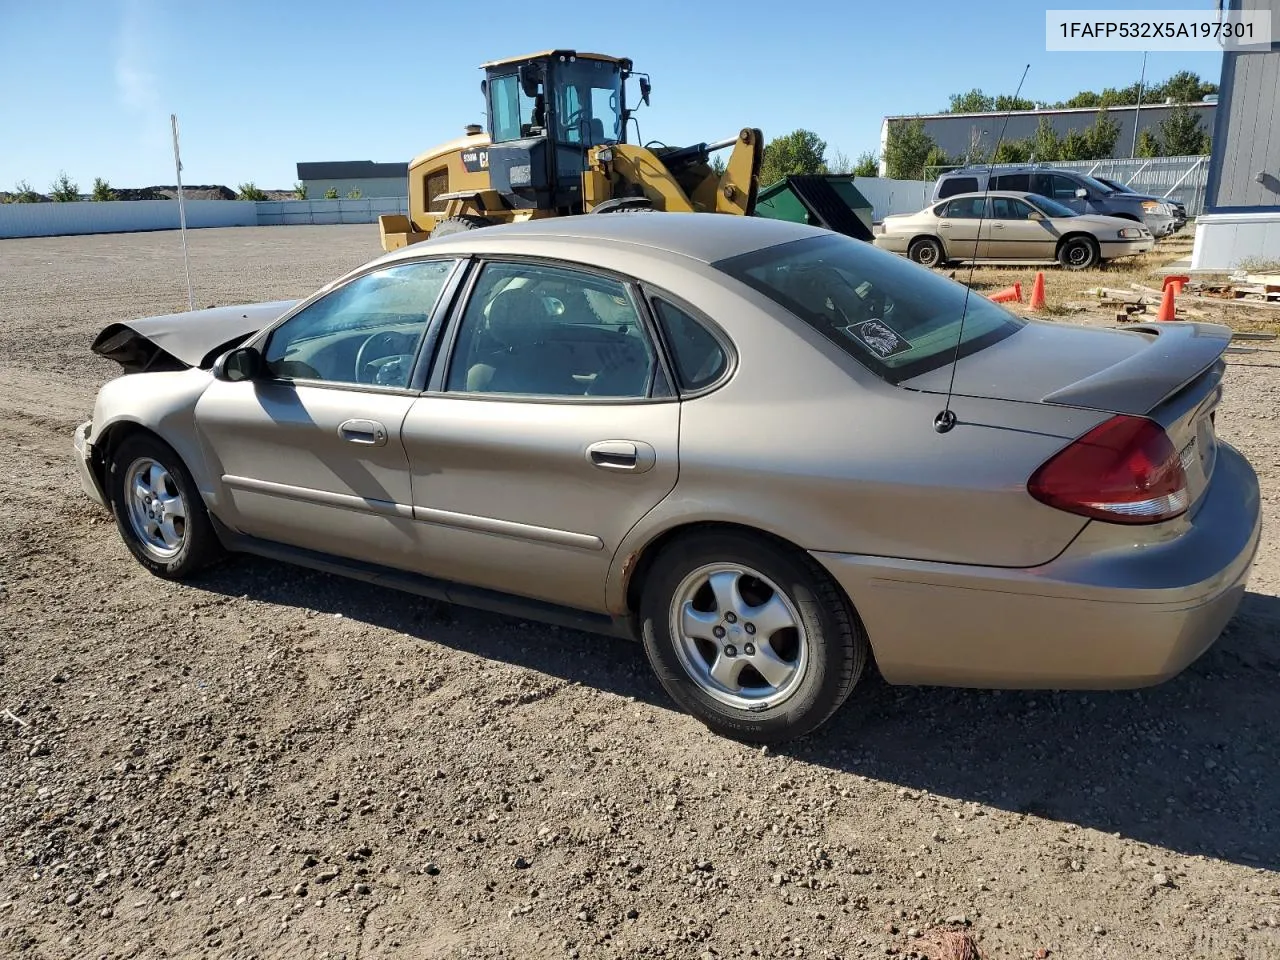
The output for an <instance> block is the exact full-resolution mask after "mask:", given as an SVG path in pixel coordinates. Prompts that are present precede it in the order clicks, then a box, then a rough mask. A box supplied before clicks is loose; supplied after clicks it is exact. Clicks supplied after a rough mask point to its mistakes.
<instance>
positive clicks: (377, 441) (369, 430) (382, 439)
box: [338, 420, 387, 447]
mask: <svg viewBox="0 0 1280 960" xmlns="http://www.w3.org/2000/svg"><path fill="white" fill-rule="evenodd" d="M338 436H339V437H341V438H342V439H343V440H345V441H347V443H358V444H360V445H361V446H365V447H385V446H386V445H387V428H386V427H384V426H383V425H382V424H380V423H379V422H378V421H377V420H347V421H345V422H344V423H343V424H342V425H341V426H340V427H338Z"/></svg>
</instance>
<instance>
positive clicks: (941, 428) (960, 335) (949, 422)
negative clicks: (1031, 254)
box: [933, 63, 1031, 433]
mask: <svg viewBox="0 0 1280 960" xmlns="http://www.w3.org/2000/svg"><path fill="white" fill-rule="evenodd" d="M1030 69H1031V64H1029V63H1028V64H1027V65H1026V66H1025V67H1023V68H1022V79H1021V80H1019V81H1018V89H1017V90H1015V91H1013V100H1012V101H1011V102H1010V103H1009V109H1008V110H1006V111H1005V114H1004V123H1003V124H1002V125H1001V127H1000V136H999V138H997V140H996V145H995V146H994V147H992V148H991V159H990V160H989V161H988V162H987V185H986V186H985V187H984V188H983V190H982V210H981V211H980V212H979V214H978V236H979V237H981V236H982V222H983V220H985V219H986V216H987V200H988V197H989V194H990V193H991V171H992V170H994V169H995V165H996V153H997V152H998V151H999V150H1000V144H1002V143H1004V132H1005V131H1006V130H1007V129H1009V116H1010V114H1012V113H1013V111H1014V108H1015V107H1016V106H1017V103H1018V96H1019V94H1021V93H1022V85H1023V84H1024V83H1025V82H1026V80H1027V71H1029V70H1030ZM977 252H978V251H977V250H974V254H975V259H973V260H970V261H969V279H968V280H967V281H966V283H965V288H964V304H963V306H961V308H960V330H959V331H958V332H957V333H956V349H955V353H954V354H952V356H951V382H950V383H948V384H947V403H946V406H944V407H943V408H942V409H941V410H940V411H939V412H938V415H937V416H936V417H934V418H933V429H934V430H937V431H938V433H949V432H950V431H951V428H952V427H954V426H955V425H956V415H955V414H954V413H953V412H952V410H951V395H952V393H953V392H954V391H955V387H956V364H957V363H959V361H960V345H961V344H962V343H964V321H965V318H966V317H967V316H968V315H969V295H970V294H971V293H972V292H973V271H974V270H975V269H976V268H977V266H978V263H977V259H976V254H977Z"/></svg>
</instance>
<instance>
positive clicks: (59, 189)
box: [49, 170, 80, 203]
mask: <svg viewBox="0 0 1280 960" xmlns="http://www.w3.org/2000/svg"><path fill="white" fill-rule="evenodd" d="M49 196H50V197H51V198H52V199H53V201H54V202H55V203H74V202H75V201H76V200H79V199H80V184H78V183H75V182H74V181H73V180H72V179H71V178H70V177H68V176H67V171H65V170H62V171H60V172H59V173H58V179H57V180H55V181H53V183H52V184H50V185H49Z"/></svg>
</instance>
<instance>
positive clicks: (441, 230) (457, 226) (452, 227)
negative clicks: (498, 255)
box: [431, 213, 493, 237]
mask: <svg viewBox="0 0 1280 960" xmlns="http://www.w3.org/2000/svg"><path fill="white" fill-rule="evenodd" d="M492 226H493V221H492V220H490V219H489V218H488V217H478V216H475V215H473V214H470V213H463V214H459V215H458V216H456V217H450V218H449V219H448V220H445V221H443V222H441V223H438V224H436V228H435V229H434V230H432V231H431V236H433V237H451V236H453V235H454V234H455V233H466V232H467V231H468V230H479V229H480V228H481V227H492Z"/></svg>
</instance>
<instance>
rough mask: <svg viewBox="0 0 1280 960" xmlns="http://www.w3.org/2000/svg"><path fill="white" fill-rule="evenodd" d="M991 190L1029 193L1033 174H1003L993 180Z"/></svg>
mask: <svg viewBox="0 0 1280 960" xmlns="http://www.w3.org/2000/svg"><path fill="white" fill-rule="evenodd" d="M991 189H993V190H1022V191H1029V190H1030V189H1031V174H1029V173H1002V174H1000V176H998V177H994V178H992V180H991Z"/></svg>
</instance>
